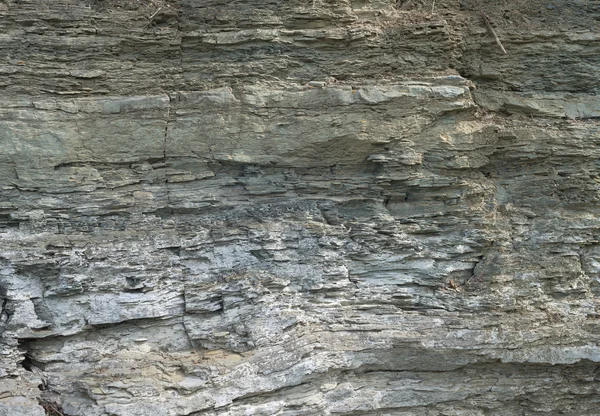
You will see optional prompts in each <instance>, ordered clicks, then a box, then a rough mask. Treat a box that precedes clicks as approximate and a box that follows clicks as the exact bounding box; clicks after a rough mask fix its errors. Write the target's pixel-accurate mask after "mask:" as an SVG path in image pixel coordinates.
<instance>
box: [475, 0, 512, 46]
mask: <svg viewBox="0 0 600 416" xmlns="http://www.w3.org/2000/svg"><path fill="white" fill-rule="evenodd" d="M477 6H479V13H480V14H481V18H482V19H483V22H484V23H485V24H486V26H487V28H488V29H489V31H490V32H491V33H492V35H494V39H496V43H497V44H498V46H500V49H502V52H504V53H505V54H507V53H508V52H506V49H504V46H502V42H500V38H499V37H498V35H497V34H496V31H495V30H494V28H493V27H492V23H491V22H490V17H489V16H488V15H487V14H486V13H485V12H484V11H483V7H481V1H480V0H477Z"/></svg>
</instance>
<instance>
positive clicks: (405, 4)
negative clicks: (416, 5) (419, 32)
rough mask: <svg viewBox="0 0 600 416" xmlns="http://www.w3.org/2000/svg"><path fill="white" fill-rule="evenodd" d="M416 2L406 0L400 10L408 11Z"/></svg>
mask: <svg viewBox="0 0 600 416" xmlns="http://www.w3.org/2000/svg"><path fill="white" fill-rule="evenodd" d="M398 1H399V0H398ZM413 1H414V0H406V1H405V2H404V3H402V5H401V6H400V7H399V8H398V10H406V9H408V7H409V6H410V5H411V4H412V2H413Z"/></svg>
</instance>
